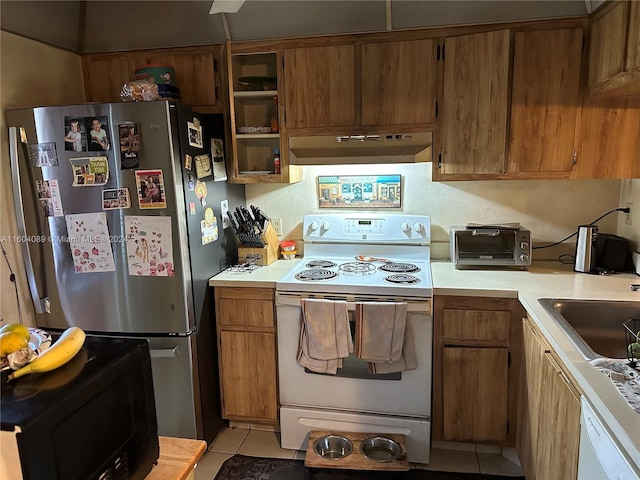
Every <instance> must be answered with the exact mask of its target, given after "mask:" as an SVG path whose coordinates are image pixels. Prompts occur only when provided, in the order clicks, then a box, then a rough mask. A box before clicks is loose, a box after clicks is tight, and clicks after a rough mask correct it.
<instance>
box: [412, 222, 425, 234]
mask: <svg viewBox="0 0 640 480" xmlns="http://www.w3.org/2000/svg"><path fill="white" fill-rule="evenodd" d="M413 229H414V230H415V231H416V232H418V233H420V232H424V225H423V224H422V222H417V223H415V224H414V225H413Z"/></svg>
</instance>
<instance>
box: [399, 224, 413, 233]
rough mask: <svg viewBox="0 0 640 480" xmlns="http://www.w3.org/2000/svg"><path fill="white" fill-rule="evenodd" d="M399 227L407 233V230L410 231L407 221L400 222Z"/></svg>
mask: <svg viewBox="0 0 640 480" xmlns="http://www.w3.org/2000/svg"><path fill="white" fill-rule="evenodd" d="M400 229H401V230H402V231H403V232H404V233H407V232H409V231H411V225H409V224H408V223H407V222H402V223H401V224H400Z"/></svg>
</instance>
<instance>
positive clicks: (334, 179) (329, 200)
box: [318, 175, 402, 209]
mask: <svg viewBox="0 0 640 480" xmlns="http://www.w3.org/2000/svg"><path fill="white" fill-rule="evenodd" d="M318 208H367V209H371V208H402V176H401V175H342V176H331V175H327V176H318Z"/></svg>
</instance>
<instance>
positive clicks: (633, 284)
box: [629, 283, 640, 292]
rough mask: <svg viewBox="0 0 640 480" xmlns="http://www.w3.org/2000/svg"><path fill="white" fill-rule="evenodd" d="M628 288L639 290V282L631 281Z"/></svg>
mask: <svg viewBox="0 0 640 480" xmlns="http://www.w3.org/2000/svg"><path fill="white" fill-rule="evenodd" d="M629 288H630V289H631V291H632V292H637V291H638V290H640V283H632V284H631V285H629Z"/></svg>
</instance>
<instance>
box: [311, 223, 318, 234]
mask: <svg viewBox="0 0 640 480" xmlns="http://www.w3.org/2000/svg"><path fill="white" fill-rule="evenodd" d="M317 229H318V222H311V223H310V224H309V230H311V231H312V232H315V231H316V230H317Z"/></svg>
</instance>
